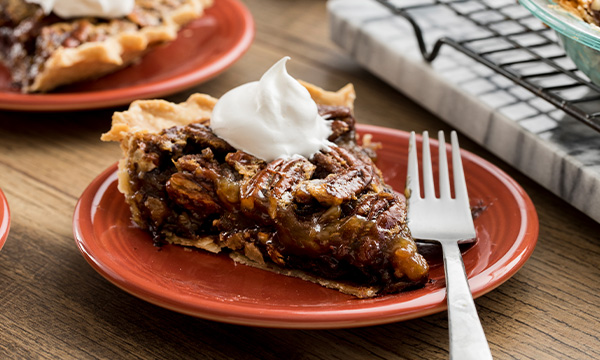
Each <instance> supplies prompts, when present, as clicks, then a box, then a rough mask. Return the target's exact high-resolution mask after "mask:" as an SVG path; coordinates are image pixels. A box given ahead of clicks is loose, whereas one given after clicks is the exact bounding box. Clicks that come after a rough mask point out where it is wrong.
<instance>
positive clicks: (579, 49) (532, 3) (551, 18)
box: [519, 0, 600, 85]
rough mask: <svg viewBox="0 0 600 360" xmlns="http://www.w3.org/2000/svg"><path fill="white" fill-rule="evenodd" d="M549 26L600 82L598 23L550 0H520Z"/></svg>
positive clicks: (582, 67)
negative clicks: (593, 22) (590, 21)
mask: <svg viewBox="0 0 600 360" xmlns="http://www.w3.org/2000/svg"><path fill="white" fill-rule="evenodd" d="M519 2H520V3H521V5H523V6H524V7H525V8H526V9H527V10H529V11H530V12H531V13H532V14H533V15H534V16H535V17H537V18H538V19H540V20H541V21H542V22H544V23H545V24H546V25H548V26H549V27H550V28H552V29H553V30H554V31H555V32H556V34H557V35H558V38H559V40H560V42H561V44H562V46H563V48H564V50H565V52H566V54H567V56H569V58H571V60H573V62H574V63H575V65H576V66H577V68H578V69H579V70H580V71H581V72H583V73H584V74H585V75H587V76H588V77H589V78H590V80H591V81H592V82H594V83H595V84H597V85H600V71H598V69H599V65H600V27H598V26H597V25H595V24H590V23H588V22H586V21H584V20H583V19H582V18H580V17H579V16H577V15H576V14H574V13H571V12H569V11H568V10H567V9H565V8H563V7H562V6H561V5H559V4H558V3H557V2H555V1H553V0H519Z"/></svg>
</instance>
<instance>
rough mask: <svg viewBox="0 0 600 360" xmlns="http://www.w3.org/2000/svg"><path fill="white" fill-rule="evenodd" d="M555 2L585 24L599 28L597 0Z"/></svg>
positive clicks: (599, 4)
mask: <svg viewBox="0 0 600 360" xmlns="http://www.w3.org/2000/svg"><path fill="white" fill-rule="evenodd" d="M556 2H557V3H558V4H559V5H560V6H562V7H563V8H564V9H566V10H568V11H569V12H571V13H573V14H575V15H577V16H579V17H580V18H581V19H582V20H584V21H585V22H587V23H590V24H594V25H597V26H600V1H599V0H557V1H556Z"/></svg>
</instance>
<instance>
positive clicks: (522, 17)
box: [375, 0, 600, 132]
mask: <svg viewBox="0 0 600 360" xmlns="http://www.w3.org/2000/svg"><path fill="white" fill-rule="evenodd" d="M375 1H377V2H379V3H381V4H382V5H384V6H386V7H387V8H388V9H390V11H391V12H392V13H393V14H395V15H398V16H401V17H403V18H405V19H406V20H408V22H409V23H410V24H411V25H412V27H413V28H414V33H415V35H416V38H417V41H418V44H419V48H420V51H421V53H422V55H423V58H424V59H425V60H426V61H428V62H431V61H433V60H434V59H435V58H436V57H437V55H438V54H439V52H440V48H441V47H442V46H443V45H448V46H451V47H452V48H454V49H456V50H458V51H460V52H462V53H464V54H465V55H467V56H469V57H471V58H472V59H474V60H476V61H478V62H480V63H482V64H484V65H485V66H487V67H489V68H491V69H492V70H494V71H495V72H496V73H498V74H501V75H503V76H505V77H506V78H508V79H510V80H512V81H513V82H515V83H516V84H518V85H520V86H522V87H523V88H525V89H527V90H529V91H531V92H532V93H534V94H535V95H537V96H538V97H540V98H542V99H544V100H546V101H548V102H549V103H551V104H553V105H554V106H556V108H558V109H561V110H563V111H564V112H565V113H566V114H568V115H570V116H571V117H573V118H574V119H576V120H578V121H581V122H583V123H584V124H586V125H588V126H590V127H591V128H593V129H595V130H596V131H599V132H600V87H598V86H597V85H595V84H593V83H591V82H590V81H589V79H588V78H587V77H586V76H585V75H584V74H583V73H581V72H580V71H579V70H577V68H576V67H575V65H574V64H573V63H572V62H571V61H570V59H569V58H568V57H567V56H566V55H565V53H564V51H563V50H562V47H561V46H560V44H559V43H558V41H557V38H556V35H555V33H554V30H552V29H549V28H547V27H545V26H543V25H542V24H541V22H540V20H538V19H537V18H535V17H534V16H533V15H531V14H530V13H529V12H528V11H527V10H525V11H523V10H524V9H523V8H522V7H521V5H519V4H518V3H517V2H516V1H514V0H512V1H497V0H488V1H485V0H484V1H475V0H430V1H419V2H418V3H416V4H415V3H412V4H408V5H403V6H402V5H399V4H402V3H404V4H406V1H396V2H393V1H389V0H375ZM435 7H445V8H446V9H449V10H450V11H451V12H453V13H454V14H456V15H458V16H459V17H461V18H464V19H465V20H467V21H469V22H471V25H474V26H475V27H477V28H478V29H479V31H477V32H476V34H473V33H472V34H470V35H469V36H468V37H465V38H455V37H453V36H444V37H440V38H438V39H437V40H436V41H435V42H434V43H433V44H431V42H430V46H429V49H428V44H427V42H426V40H425V36H424V35H425V34H424V32H423V30H422V27H421V26H420V24H419V20H418V16H415V15H416V14H418V13H419V12H423V11H430V10H434V9H433V8H435ZM446 9H444V10H446ZM437 10H439V9H437ZM440 21H441V22H443V21H444V20H443V19H440ZM473 35H475V36H473Z"/></svg>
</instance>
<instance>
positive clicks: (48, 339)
mask: <svg viewBox="0 0 600 360" xmlns="http://www.w3.org/2000/svg"><path fill="white" fill-rule="evenodd" d="M216 1H219V0H216ZM244 3H245V4H246V5H247V6H248V8H249V9H250V11H251V12H252V14H253V16H254V18H255V21H256V38H255V41H254V43H253V45H252V47H251V48H250V49H249V51H248V52H247V53H246V54H245V55H244V56H243V57H242V58H241V59H240V60H239V61H238V62H237V63H236V64H235V65H233V66H232V67H231V68H229V69H228V70H227V71H226V72H224V73H222V74H221V75H219V76H218V77H216V78H214V79H212V80H211V81H208V82H206V83H204V84H202V85H199V86H197V87H195V88H192V89H189V90H188V91H185V92H183V93H179V94H176V95H173V96H171V97H169V98H168V99H169V100H172V101H181V100H184V99H185V98H186V97H187V96H188V95H189V94H191V93H193V92H203V93H209V94H212V95H214V96H217V97H218V96H220V95H222V94H223V93H224V92H225V91H227V90H228V89H230V88H232V87H234V86H237V85H240V84H242V83H245V82H248V81H253V80H256V79H257V78H258V77H260V75H261V74H262V73H263V72H264V71H265V70H266V69H267V68H268V67H269V66H270V65H271V64H273V63H274V62H275V61H277V60H278V59H280V58H281V57H282V56H284V55H289V56H291V57H292V61H290V62H289V63H288V70H289V72H290V73H291V74H292V75H293V76H295V77H298V78H301V79H303V80H307V81H310V82H312V83H315V84H318V85H319V86H322V87H324V88H326V89H331V90H333V89H337V88H339V87H341V86H343V85H344V84H346V83H348V82H352V83H354V85H355V87H356V91H357V95H358V98H357V101H356V109H355V110H356V111H355V112H356V117H357V119H358V121H359V122H362V123H367V124H375V125H381V126H388V127H392V128H398V129H403V130H416V131H422V130H426V129H427V130H431V131H435V130H438V129H442V130H450V128H449V127H448V126H447V125H445V124H444V123H443V122H441V121H440V120H439V119H438V118H436V117H435V116H433V115H431V114H430V113H428V112H427V111H425V110H424V109H422V108H421V107H419V106H418V105H417V104H415V103H413V102H412V101H411V100H410V99H409V98H408V97H407V96H405V95H403V94H401V93H398V92H397V91H395V90H394V89H392V88H390V87H389V86H387V85H386V84H384V83H383V82H382V81H380V80H378V79H377V78H376V77H375V76H373V75H371V74H370V73H368V72H367V71H366V70H364V69H362V68H361V67H360V66H358V65H357V64H356V63H354V62H353V61H352V60H351V59H350V58H349V57H348V56H346V55H345V54H344V53H342V52H341V51H340V50H338V49H337V48H336V47H335V45H333V44H332V42H331V41H330V39H329V33H328V23H327V13H326V3H325V1H321V0H303V1H298V0H245V1H244ZM398 71H401V69H399V70H398ZM115 110H123V109H122V108H119V109H107V110H95V111H84V112H66V113H27V112H0V188H1V189H2V190H3V191H4V193H5V194H6V197H7V199H8V202H9V205H10V209H11V214H12V223H11V229H10V234H9V237H8V239H7V242H6V244H5V246H4V248H3V249H2V251H0V358H2V359H366V358H369V359H446V358H447V357H448V353H447V349H448V334H447V316H446V314H445V313H439V314H435V315H431V316H427V317H424V318H420V319H416V320H412V321H405V322H400V323H394V324H389V325H384V326H373V327H366V328H355V329H343V330H318V331H317V330H279V329H267V328H252V327H244V326H236V325H229V324H223V323H218V322H212V321H208V320H203V319H198V318H194V317H190V316H186V315H182V314H179V313H176V312H172V311H170V310H166V309H163V308H161V307H157V306H154V305H152V304H149V303H147V302H145V301H143V300H140V299H138V298H136V297H134V296H131V295H129V294H127V293H126V292H124V291H122V290H120V289H119V288H117V287H115V286H113V285H112V284H111V283H109V282H108V281H107V280H105V279H104V278H103V277H101V276H100V275H99V274H98V273H96V272H95V271H94V270H93V269H92V267H91V266H90V265H88V263H87V262H86V261H85V260H84V258H83V257H82V255H81V254H80V252H79V251H78V249H77V246H76V245H75V242H74V239H73V234H72V215H73V210H74V206H75V204H76V202H77V199H78V198H79V196H80V194H81V193H82V191H83V190H84V189H85V187H86V186H87V185H88V184H89V183H90V182H91V181H92V180H93V179H94V178H95V177H96V176H97V175H98V174H99V173H100V172H102V171H103V170H104V169H106V168H107V167H108V166H110V165H111V164H113V163H114V162H115V161H116V160H117V159H118V157H119V156H120V150H119V148H118V145H117V144H112V143H103V142H101V141H100V140H99V137H100V134H101V133H103V132H105V131H107V130H108V129H109V128H110V118H111V114H112V112H113V111H115ZM599 136H600V134H599ZM461 139H462V140H461V145H463V147H464V148H466V149H468V150H470V151H472V152H474V153H476V154H478V155H480V156H482V157H484V158H486V159H487V160H489V161H491V162H493V163H494V164H496V165H497V166H499V167H500V168H502V169H503V170H505V171H506V172H507V173H508V174H510V175H511V176H512V177H514V178H515V179H516V180H517V181H518V182H519V183H520V184H521V185H522V186H523V187H524V188H525V190H526V191H527V193H528V194H529V195H530V197H531V198H532V200H533V202H534V204H535V206H536V209H537V211H538V214H539V221H540V235H539V241H538V245H537V248H536V249H535V251H534V253H533V255H532V257H531V258H530V260H529V261H528V262H527V263H526V264H525V266H524V267H523V268H522V269H521V270H520V271H519V272H517V274H516V275H515V276H513V277H512V278H511V279H509V280H508V281H507V282H506V283H504V284H503V285H501V286H500V287H499V288H497V289H496V290H494V291H492V292H490V293H489V294H487V295H485V296H483V297H481V298H479V299H477V301H476V304H477V308H478V310H479V314H480V317H481V321H482V324H483V327H484V329H485V331H486V334H487V337H488V339H489V342H490V347H491V350H492V354H493V355H494V358H495V359H599V358H600V339H599V335H600V319H599V318H600V314H599V313H600V312H599V304H600V285H599V284H600V239H599V237H600V225H599V224H598V223H596V222H594V221H592V220H590V219H589V218H588V217H586V216H585V215H583V214H582V213H580V212H578V211H577V210H575V209H573V208H572V207H571V206H569V205H568V204H566V203H565V202H564V201H562V200H561V199H559V198H557V197H556V196H554V195H552V194H550V193H549V192H548V191H546V190H544V189H543V188H541V187H540V186H538V185H537V184H536V183H534V182H532V181H531V180H529V179H528V178H527V177H525V176H523V175H522V174H520V173H518V172H516V171H515V170H513V169H512V168H511V167H510V166H508V165H506V164H504V163H503V162H501V161H500V160H498V159H497V158H495V157H494V156H492V155H490V154H489V153H488V152H487V151H486V150H485V149H482V148H481V147H479V146H477V145H475V144H473V143H471V142H469V141H468V139H466V138H464V137H462V138H461ZM598 200H599V201H600V199H598Z"/></svg>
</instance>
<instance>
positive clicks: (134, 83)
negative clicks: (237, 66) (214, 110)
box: [0, 0, 254, 111]
mask: <svg viewBox="0 0 600 360" xmlns="http://www.w3.org/2000/svg"><path fill="white" fill-rule="evenodd" d="M253 38H254V20H253V18H252V15H251V14H250V12H249V11H248V9H247V8H246V7H245V6H244V5H243V4H242V3H240V2H239V1H238V0H215V3H214V5H213V6H212V7H210V8H209V9H207V10H206V13H205V15H204V16H203V17H201V18H199V19H197V20H195V21H193V22H192V23H190V24H188V25H187V26H186V27H185V28H184V29H182V30H181V31H180V33H179V36H178V37H177V39H176V40H175V41H173V42H171V43H168V44H166V45H165V46H162V47H159V48H157V49H155V50H153V51H152V52H151V53H149V54H147V55H146V56H145V57H144V58H143V59H142V61H141V62H140V63H138V64H136V65H133V66H130V67H127V68H125V69H123V70H121V71H119V72H116V73H114V74H111V75H108V76H105V77H102V78H100V79H98V80H94V81H87V82H84V83H81V84H77V85H69V86H65V87H63V88H61V89H60V90H57V91H56V92H52V93H49V94H22V93H20V92H17V91H15V90H14V89H12V88H11V85H10V75H9V73H8V71H7V70H6V68H4V67H2V66H1V65H0V109H5V110H25V111H65V110H82V109H93V108H102V107H110V106H117V105H125V104H129V103H130V102H131V101H133V100H136V99H142V98H157V97H161V96H165V95H168V94H173V93H175V92H177V91H181V90H184V89H186V88H189V87H191V86H193V85H197V84H199V83H202V82H203V81H206V80H208V79H210V78H212V77H214V76H216V75H217V74H219V73H221V72H222V71H223V70H225V69H226V68H227V67H229V66H230V65H232V64H233V63H234V62H235V61H236V60H237V59H239V58H240V57H241V56H242V54H243V53H244V52H245V51H246V50H247V49H248V47H249V46H250V44H251V43H252V40H253Z"/></svg>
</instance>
